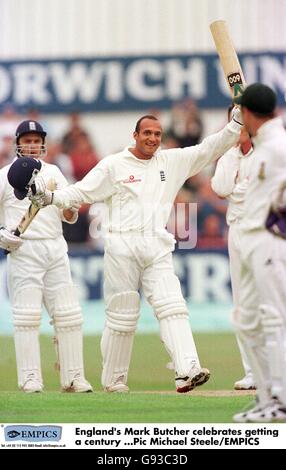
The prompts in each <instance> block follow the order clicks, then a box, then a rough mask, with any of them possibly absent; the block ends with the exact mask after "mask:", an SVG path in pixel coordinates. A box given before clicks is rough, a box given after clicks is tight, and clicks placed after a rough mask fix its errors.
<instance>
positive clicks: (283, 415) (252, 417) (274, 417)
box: [248, 398, 286, 423]
mask: <svg viewBox="0 0 286 470" xmlns="http://www.w3.org/2000/svg"><path fill="white" fill-rule="evenodd" d="M248 422H249V423H286V405H285V404H283V403H282V402H281V401H280V400H278V399H277V398H272V400H271V401H270V402H269V403H268V404H267V405H266V406H264V407H263V408H260V409H258V410H256V411H253V410H252V412H250V413H249V414H248Z"/></svg>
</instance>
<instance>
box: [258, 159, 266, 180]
mask: <svg viewBox="0 0 286 470" xmlns="http://www.w3.org/2000/svg"><path fill="white" fill-rule="evenodd" d="M258 178H259V179H260V180H265V163H264V162H262V163H261V165H260V168H259V172H258Z"/></svg>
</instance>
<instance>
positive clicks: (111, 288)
mask: <svg viewBox="0 0 286 470" xmlns="http://www.w3.org/2000/svg"><path fill="white" fill-rule="evenodd" d="M240 117H241V116H240V111H239V110H237V115H236V119H237V120H239V118H240ZM240 128H241V123H238V122H236V121H235V120H233V121H232V122H231V123H229V124H228V125H227V126H226V127H225V128H224V129H223V130H222V131H220V132H218V133H217V134H215V135H212V136H210V137H208V138H206V139H205V140H204V141H203V142H202V143H201V144H199V145H197V146H194V147H188V148H184V149H171V150H160V149H159V147H160V144H161V139H162V127H161V124H160V122H159V120H158V119H157V118H155V117H154V116H149V115H147V116H143V117H142V118H140V119H139V121H138V122H137V124H136V127H135V131H134V133H133V137H134V139H135V146H134V147H131V148H125V149H124V150H123V151H122V152H120V153H117V154H114V155H110V156H108V157H106V158H105V159H103V160H102V161H101V162H100V163H99V164H98V165H97V166H96V167H95V168H94V169H92V170H91V171H90V172H89V173H88V174H87V175H86V176H85V178H83V180H82V181H79V182H77V183H76V184H74V185H71V186H69V187H68V188H65V189H62V190H57V191H55V192H51V191H49V190H47V189H46V188H45V184H43V182H42V181H41V179H40V178H36V180H35V185H36V188H37V196H35V197H34V198H33V200H36V202H37V203H39V204H40V205H46V204H56V205H57V206H58V207H60V208H65V207H69V206H71V205H73V204H74V203H75V202H77V203H83V202H85V203H90V204H91V203H93V202H95V201H102V200H104V201H105V202H106V204H107V205H108V208H109V216H110V217H109V234H108V237H107V239H106V244H105V257H104V262H105V267H104V296H105V302H106V323H105V327H104V331H103V335H102V340H101V351H102V356H103V372H102V385H103V388H104V390H106V391H108V392H127V391H128V390H129V389H128V386H127V375H128V369H129V363H130V358H131V350H132V344H133V337H134V333H135V330H136V326H137V322H138V318H139V310H140V297H139V294H138V290H139V288H140V287H142V289H143V292H144V294H145V296H146V298H147V300H148V301H149V303H150V304H151V306H152V307H153V310H154V313H155V315H156V317H157V319H158V321H159V325H160V333H161V339H162V341H163V343H164V345H165V347H166V349H167V351H168V353H169V355H170V357H171V359H172V363H173V365H174V369H175V373H176V375H175V384H176V389H177V391H178V392H188V391H190V390H192V389H193V388H194V387H196V386H197V385H202V384H203V383H205V382H206V381H207V380H208V379H209V376H210V373H209V371H208V370H207V369H205V368H201V365H200V362H199V358H198V354H197V350H196V346H195V343H194V340H193V336H192V332H191V328H190V324H189V313H188V309H187V307H186V303H185V300H184V298H183V296H182V292H181V287H180V282H179V280H178V278H177V276H176V275H175V273H174V267H173V262H172V253H171V252H172V251H173V249H174V245H175V240H174V237H173V236H172V235H171V234H170V233H168V232H167V231H166V228H165V227H166V224H167V221H168V218H169V214H170V211H171V208H172V204H173V202H174V199H175V197H176V194H177V192H178V191H179V189H180V188H181V186H182V184H183V183H184V181H185V180H186V179H187V178H190V177H191V176H192V175H195V174H196V173H198V172H199V171H200V170H201V169H202V168H204V167H205V166H206V165H208V164H209V163H210V162H212V161H214V160H216V159H217V158H218V157H219V156H221V155H222V154H223V153H225V152H226V150H228V149H229V148H230V147H232V146H233V145H234V144H235V142H236V141H237V139H238V136H239V132H240Z"/></svg>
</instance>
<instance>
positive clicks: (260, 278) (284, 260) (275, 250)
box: [234, 230, 286, 405]
mask: <svg viewBox="0 0 286 470" xmlns="http://www.w3.org/2000/svg"><path fill="white" fill-rule="evenodd" d="M241 240H242V243H241V249H242V269H241V283H240V298H239V307H238V309H237V311H236V313H235V319H234V320H235V324H236V326H237V328H238V334H240V338H241V339H243V341H244V345H245V351H246V353H247V355H248V359H249V362H250V365H251V369H252V372H253V374H254V379H255V382H256V384H257V385H258V395H259V396H260V398H261V400H262V401H266V400H267V399H268V397H269V389H271V391H272V394H273V395H275V396H279V397H280V399H281V400H282V401H283V403H284V404H285V405H286V360H285V338H286V283H285V279H286V240H283V239H282V238H279V237H277V236H275V235H273V234H271V233H269V232H268V231H266V230H257V231H254V232H248V233H246V234H242V239H241ZM265 354H266V356H265Z"/></svg>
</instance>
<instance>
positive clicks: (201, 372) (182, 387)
mask: <svg viewBox="0 0 286 470" xmlns="http://www.w3.org/2000/svg"><path fill="white" fill-rule="evenodd" d="M210 375H211V374H210V371H209V370H208V369H205V368H201V367H198V366H194V367H192V369H191V370H190V372H189V375H187V376H186V377H177V376H176V378H175V384H176V390H177V392H178V393H187V392H190V391H191V390H193V389H194V388H195V387H198V386H199V385H203V384H204V383H206V382H207V381H208V380H209V378H210Z"/></svg>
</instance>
